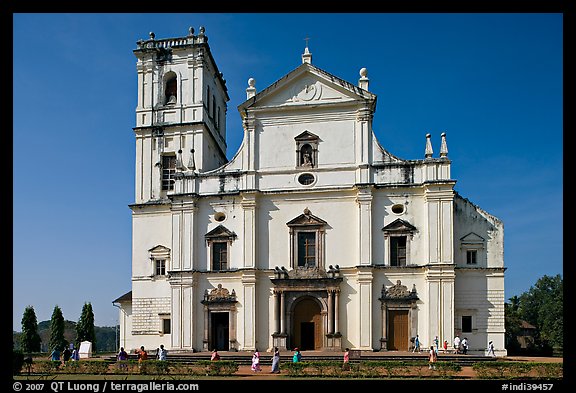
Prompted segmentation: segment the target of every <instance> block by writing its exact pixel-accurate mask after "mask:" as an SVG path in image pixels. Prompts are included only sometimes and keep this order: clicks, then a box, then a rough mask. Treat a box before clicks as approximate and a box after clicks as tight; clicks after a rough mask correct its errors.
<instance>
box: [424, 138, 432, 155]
mask: <svg viewBox="0 0 576 393" xmlns="http://www.w3.org/2000/svg"><path fill="white" fill-rule="evenodd" d="M433 153H434V152H433V150H432V142H430V134H426V151H425V152H424V156H425V157H426V158H432V154H433Z"/></svg>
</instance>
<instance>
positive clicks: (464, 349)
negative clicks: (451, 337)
mask: <svg viewBox="0 0 576 393" xmlns="http://www.w3.org/2000/svg"><path fill="white" fill-rule="evenodd" d="M460 344H461V345H462V353H463V354H464V355H466V354H467V353H468V338H467V337H464V338H463V339H462V342H461V343H460Z"/></svg>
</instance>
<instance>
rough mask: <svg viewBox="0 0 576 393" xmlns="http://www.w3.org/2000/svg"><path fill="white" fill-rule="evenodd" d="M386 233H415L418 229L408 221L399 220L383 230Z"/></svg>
mask: <svg viewBox="0 0 576 393" xmlns="http://www.w3.org/2000/svg"><path fill="white" fill-rule="evenodd" d="M382 230H383V231H384V232H414V231H415V230H416V227H415V226H413V225H412V224H410V223H409V222H408V221H404V220H402V219H401V218H397V219H396V220H394V221H392V222H391V223H390V224H388V225H386V226H385V227H384V228H382Z"/></svg>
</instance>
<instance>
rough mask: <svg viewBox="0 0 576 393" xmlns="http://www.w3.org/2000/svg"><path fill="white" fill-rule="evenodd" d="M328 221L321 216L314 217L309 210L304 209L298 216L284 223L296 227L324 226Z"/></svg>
mask: <svg viewBox="0 0 576 393" xmlns="http://www.w3.org/2000/svg"><path fill="white" fill-rule="evenodd" d="M327 224H328V223H327V222H326V221H324V220H323V219H321V218H318V217H316V216H315V215H313V214H312V213H311V212H310V210H308V209H305V210H304V213H303V214H300V215H299V216H298V217H296V218H293V219H292V220H290V221H288V222H287V223H286V225H288V226H289V227H296V226H318V225H320V226H324V225H327Z"/></svg>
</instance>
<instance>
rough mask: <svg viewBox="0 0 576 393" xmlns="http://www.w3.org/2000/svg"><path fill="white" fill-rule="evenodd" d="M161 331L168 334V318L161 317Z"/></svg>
mask: <svg viewBox="0 0 576 393" xmlns="http://www.w3.org/2000/svg"><path fill="white" fill-rule="evenodd" d="M162 333H164V334H170V318H163V319H162Z"/></svg>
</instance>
